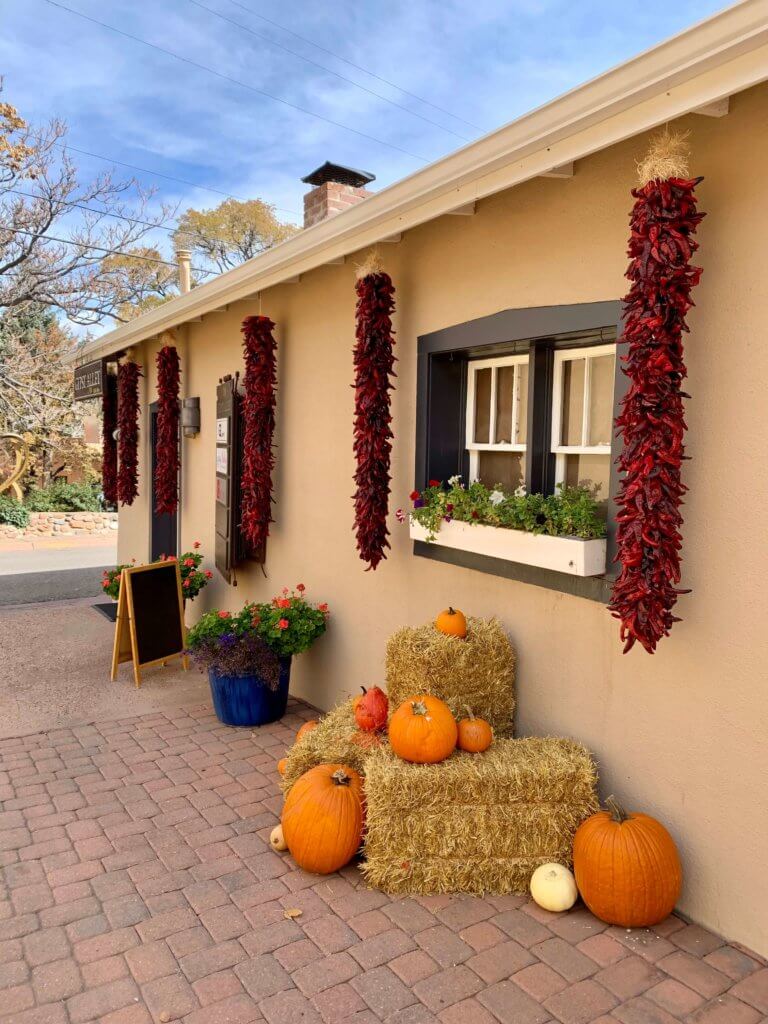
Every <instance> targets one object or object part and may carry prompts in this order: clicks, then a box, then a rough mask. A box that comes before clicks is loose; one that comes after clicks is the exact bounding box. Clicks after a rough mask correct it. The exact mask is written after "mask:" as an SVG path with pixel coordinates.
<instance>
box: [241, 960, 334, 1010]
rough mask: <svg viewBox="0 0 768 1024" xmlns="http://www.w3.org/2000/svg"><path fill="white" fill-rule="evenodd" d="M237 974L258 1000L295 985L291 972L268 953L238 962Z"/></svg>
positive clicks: (249, 993) (246, 988) (248, 991)
mask: <svg viewBox="0 0 768 1024" xmlns="http://www.w3.org/2000/svg"><path fill="white" fill-rule="evenodd" d="M235 974H236V975H237V977H238V978H239V979H240V981H241V982H242V984H243V987H244V988H245V991H246V992H247V993H248V995H249V996H252V997H253V998H254V999H255V1000H256V1002H260V1001H261V1000H262V999H268V998H269V997H270V996H273V995H276V994H277V993H278V992H285V991H286V990H287V989H289V988H292V987H293V982H292V981H291V976H290V974H288V972H287V971H286V970H284V969H283V968H282V967H281V966H280V964H279V963H278V962H277V961H276V960H275V958H274V957H272V956H269V955H268V954H265V955H264V956H257V957H253V958H252V959H250V960H246V961H245V963H241V964H238V966H237V967H235ZM331 984H333V982H331Z"/></svg>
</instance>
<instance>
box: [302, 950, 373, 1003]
mask: <svg viewBox="0 0 768 1024" xmlns="http://www.w3.org/2000/svg"><path fill="white" fill-rule="evenodd" d="M359 973H360V967H359V965H358V964H357V963H356V962H355V961H354V960H353V959H352V957H351V956H350V955H349V953H333V954H332V955H331V956H327V957H326V958H325V959H324V960H318V961H316V962H315V963H311V964H307V965H306V966H305V967H300V968H299V970H298V971H295V972H294V973H293V981H294V982H295V984H296V985H298V987H299V988H300V989H301V991H302V992H303V993H304V994H305V995H306V996H314V995H316V994H317V993H318V992H322V991H323V990H324V989H326V988H331V987H332V986H333V985H340V984H341V983H342V982H344V981H349V980H350V979H351V978H354V977H355V976H356V975H358V974H359Z"/></svg>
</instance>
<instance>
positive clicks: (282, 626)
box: [277, 619, 289, 629]
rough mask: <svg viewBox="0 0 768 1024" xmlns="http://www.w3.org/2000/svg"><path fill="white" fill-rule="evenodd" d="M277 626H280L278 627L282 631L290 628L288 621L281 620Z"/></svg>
mask: <svg viewBox="0 0 768 1024" xmlns="http://www.w3.org/2000/svg"><path fill="white" fill-rule="evenodd" d="M277 625H278V627H279V628H280V629H288V626H289V622H288V619H280V621H279V622H278V624H277Z"/></svg>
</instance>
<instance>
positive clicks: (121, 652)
mask: <svg viewBox="0 0 768 1024" xmlns="http://www.w3.org/2000/svg"><path fill="white" fill-rule="evenodd" d="M186 646H187V630H186V626H185V625H184V600H183V598H182V593H181V573H180V572H179V564H178V562H153V563H152V564H151V565H136V566H131V567H129V568H127V569H123V572H122V575H121V577H120V596H119V597H118V601H117V623H116V625H115V643H114V647H113V649H112V679H113V680H114V679H116V678H117V670H118V666H119V665H120V664H122V663H123V662H125V661H132V662H133V678H134V681H135V683H136V685H137V686H141V670H142V668H148V667H149V666H150V665H164V664H165V663H166V661H169V660H170V659H171V658H181V662H182V665H183V666H184V668H185V669H186V668H187V658H186V654H185V651H186Z"/></svg>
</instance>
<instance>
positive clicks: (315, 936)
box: [301, 914, 359, 953]
mask: <svg viewBox="0 0 768 1024" xmlns="http://www.w3.org/2000/svg"><path fill="white" fill-rule="evenodd" d="M301 927H302V928H303V929H304V932H305V933H306V935H308V936H309V938H310V939H311V940H312V942H313V943H314V944H315V945H316V946H318V947H319V948H320V949H321V950H322V951H323V952H324V953H339V952H341V950H343V949H347V948H348V947H349V946H351V945H353V944H354V943H356V942H358V941H359V939H358V936H357V934H356V933H355V932H354V931H353V930H352V929H351V928H350V927H349V925H348V924H345V923H344V921H341V920H340V919H339V918H338V917H336V916H335V915H333V914H325V915H323V916H322V917H316V918H314V920H312V921H307V922H306V923H304V922H303V921H302V923H301Z"/></svg>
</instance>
